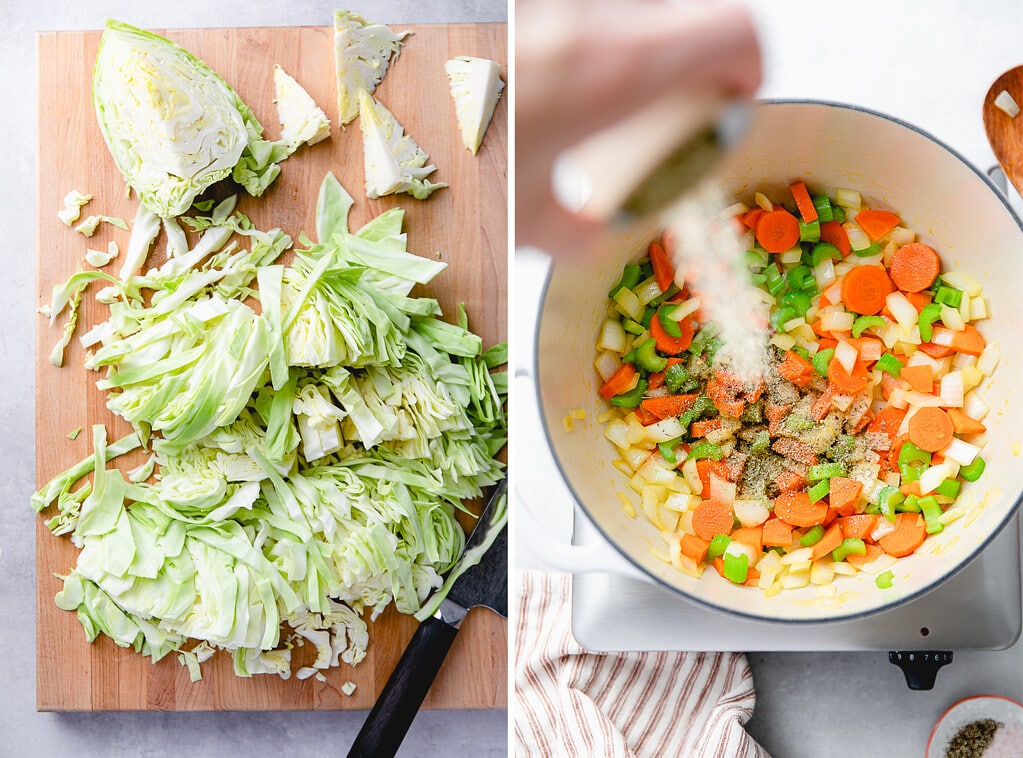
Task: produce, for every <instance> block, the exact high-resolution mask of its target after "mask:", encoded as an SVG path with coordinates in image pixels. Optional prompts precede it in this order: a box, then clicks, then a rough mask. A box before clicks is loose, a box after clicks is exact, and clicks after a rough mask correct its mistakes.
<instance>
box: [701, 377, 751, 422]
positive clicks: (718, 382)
mask: <svg viewBox="0 0 1023 758" xmlns="http://www.w3.org/2000/svg"><path fill="white" fill-rule="evenodd" d="M704 392H705V393H706V395H707V397H709V398H710V399H711V400H712V401H714V406H715V407H716V408H717V409H718V412H719V413H721V414H722V415H723V416H730V417H732V418H738V417H739V416H740V415H742V412H743V410H744V409H745V408H746V402H745V400H743V399H742V395H743V393H744V385H743V383H742V381H741V380H739V379H738V378H737V377H735V376H733V375H731V374H728V373H725V372H722V371H719V372H717V374H715V376H714V378H713V379H711V380H710V381H709V382H707V386H706V387H705V388H704Z"/></svg>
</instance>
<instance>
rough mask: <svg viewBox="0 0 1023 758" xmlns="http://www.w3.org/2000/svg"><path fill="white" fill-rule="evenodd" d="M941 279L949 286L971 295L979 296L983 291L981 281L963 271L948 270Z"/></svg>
mask: <svg viewBox="0 0 1023 758" xmlns="http://www.w3.org/2000/svg"><path fill="white" fill-rule="evenodd" d="M941 280H942V281H943V282H945V284H947V285H948V286H949V287H955V288H956V289H957V290H962V291H963V292H965V293H966V294H967V295H969V296H970V297H977V295H979V294H980V291H981V286H980V282H978V281H977V280H976V279H974V278H973V277H972V276H970V275H969V274H966V273H963V272H962V271H948V272H946V273H944V274H942V275H941Z"/></svg>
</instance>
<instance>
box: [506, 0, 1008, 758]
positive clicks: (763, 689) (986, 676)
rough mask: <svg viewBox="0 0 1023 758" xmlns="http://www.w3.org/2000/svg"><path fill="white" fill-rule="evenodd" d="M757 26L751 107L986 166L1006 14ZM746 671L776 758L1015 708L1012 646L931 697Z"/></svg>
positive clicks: (537, 461)
mask: <svg viewBox="0 0 1023 758" xmlns="http://www.w3.org/2000/svg"><path fill="white" fill-rule="evenodd" d="M757 14H758V18H759V21H760V28H761V34H762V39H763V43H764V53H765V81H764V87H763V88H762V90H761V95H763V96H765V97H781V98H816V99H826V100H833V101H837V102H845V103H851V104H856V105H861V106H865V107H869V108H871V109H873V110H878V111H882V112H886V113H889V114H891V115H894V116H896V117H899V118H902V119H904V120H906V121H909V122H911V123H913V124H915V125H917V126H919V127H921V128H923V129H925V130H927V131H929V132H930V133H932V134H933V135H934V136H936V137H937V138H938V139H940V140H942V141H944V142H945V143H947V144H949V145H951V146H952V147H953V148H954V149H956V150H957V151H959V152H960V153H962V154H964V155H965V156H966V157H967V158H968V159H970V160H971V161H973V162H974V163H975V164H976V165H977V166H979V167H981V168H982V169H986V168H987V167H988V166H991V165H993V164H994V156H993V155H992V153H991V150H990V148H989V147H988V145H987V141H986V138H985V136H984V130H983V122H982V119H981V111H980V109H981V104H982V102H983V97H984V94H985V93H986V92H987V89H988V87H989V85H990V84H991V82H992V81H994V80H995V79H996V78H997V77H998V76H999V75H1000V74H1001V73H1002V72H1003V71H1005V70H1007V69H1009V68H1011V67H1012V66H1015V65H1018V64H1020V63H1023V34H1021V32H1023V11H1021V9H1020V6H1019V4H1018V2H1015V1H1014V0H986V1H984V2H965V1H964V0H939V1H938V2H925V1H923V0H911V1H907V0H903V1H902V2H896V3H893V2H885V1H884V0H860V1H859V2H856V3H851V4H844V5H841V4H840V5H835V4H826V3H820V2H813V1H812V0H772V2H769V3H768V2H761V3H759V7H758V8H757ZM948 191H949V192H950V193H954V192H955V188H954V187H950V188H948ZM1017 207H1018V205H1017ZM544 268H545V264H544V261H543V260H542V259H541V258H538V257H537V256H535V255H532V254H529V253H525V254H523V253H520V254H519V255H518V256H517V257H516V270H515V271H514V287H515V297H514V298H513V302H515V303H516V304H517V311H516V312H515V313H514V314H513V321H512V323H513V326H514V337H515V346H514V350H513V360H514V361H515V365H516V366H519V367H523V366H527V365H529V363H528V362H529V361H530V360H531V352H532V330H533V314H534V313H535V304H536V302H537V297H538V295H539V289H538V283H539V282H540V281H542V274H543V271H544ZM522 384H523V382H520V383H519V384H517V385H516V389H517V390H521V389H522ZM523 394H524V393H523ZM520 396H521V395H520ZM531 404H532V403H530V405H531ZM526 405H527V404H526V403H525V402H522V403H521V404H520V406H519V407H522V406H526ZM516 423H517V424H519V425H520V426H521V425H523V424H525V423H526V420H525V419H521V418H520V419H516ZM513 439H515V437H514V435H513ZM518 441H519V443H522V442H523V441H524V438H523V436H521V435H520V436H519V438H518ZM513 455H514V458H513V461H514V463H515V465H516V469H517V470H518V471H528V472H529V474H528V477H527V476H523V477H521V479H520V482H519V485H518V488H519V491H520V492H521V493H522V494H523V495H524V494H526V493H527V492H528V493H532V496H533V497H534V502H537V501H538V502H539V503H540V504H541V505H540V511H541V512H542V513H543V514H544V515H545V516H546V517H547V518H548V519H549V532H552V533H556V534H559V535H561V536H562V537H565V536H566V535H568V534H570V533H571V520H570V507H569V506H568V503H569V502H570V501H568V500H566V499H564V498H563V493H564V485H563V484H562V483H561V482H559V481H557V480H556V479H555V478H552V476H551V474H550V471H551V464H550V463H547V462H545V461H544V454H543V453H542V452H541V451H540V450H537V449H536V446H535V445H532V446H530V445H522V444H519V445H517V446H516V448H515V449H514V452H513ZM559 506H560V508H559ZM516 545H517V547H518V549H517V555H516V558H517V560H518V565H519V567H520V568H530V567H533V568H537V567H542V565H543V563H542V559H541V558H540V556H539V554H538V553H537V552H536V551H531V550H530V548H529V535H528V534H519V535H518V539H517V541H516ZM750 661H751V664H752V665H753V670H754V678H755V681H756V683H757V699H758V702H757V709H756V711H755V713H754V716H753V719H752V720H751V722H750V725H749V726H750V731H751V732H752V733H753V734H754V736H755V737H756V738H757V739H758V740H759V741H760V742H761V744H763V745H764V746H765V747H766V748H767V749H768V750H770V751H771V753H772V754H773V755H775V756H779V757H780V756H786V757H789V756H791V757H792V758H799V757H800V756H820V755H837V754H839V751H841V746H843V745H848V746H849V747H848V751H849V752H850V754H852V753H855V754H857V755H871V756H911V755H921V754H922V753H923V752H924V747H925V745H926V741H927V736H928V734H929V732H930V729H931V726H932V724H933V723H934V721H935V720H936V719H937V718H938V716H939V715H940V714H941V713H942V711H944V710H945V709H946V708H947V707H948V706H949V705H950V704H952V703H954V702H955V701H957V700H959V699H961V698H963V697H967V696H969V695H974V694H979V693H997V694H1004V695H1006V696H1009V697H1012V698H1014V699H1017V700H1019V699H1021V697H1023V645H1021V644H1020V643H1017V644H1016V645H1015V646H1014V647H1013V648H1010V649H1009V650H1007V651H1004V652H969V653H956V656H955V660H954V662H953V663H952V665H951V666H947V667H945V668H944V669H942V670H941V672H940V673H939V674H938V678H937V684H936V686H935V689H934V690H932V691H930V692H911V691H909V690H908V689H907V688H906V685H905V682H904V680H903V676H902V673H901V671H899V670H898V669H897V668H895V667H894V666H892V665H891V664H889V663H888V661H887V656H884V655H883V654H878V653H802V654H796V653H760V654H754V655H751V656H750Z"/></svg>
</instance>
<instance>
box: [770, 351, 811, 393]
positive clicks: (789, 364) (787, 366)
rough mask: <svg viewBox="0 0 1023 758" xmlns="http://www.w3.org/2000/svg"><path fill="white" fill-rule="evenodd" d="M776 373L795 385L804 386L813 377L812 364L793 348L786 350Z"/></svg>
mask: <svg viewBox="0 0 1023 758" xmlns="http://www.w3.org/2000/svg"><path fill="white" fill-rule="evenodd" d="M778 373H779V374H780V375H781V376H782V378H784V379H788V380H789V381H790V382H792V383H793V384H795V385H796V386H797V387H806V386H807V385H808V384H810V381H811V380H812V379H813V377H814V368H813V364H812V363H810V361H808V360H807V359H806V358H804V357H803V356H801V355H800V354H799V353H797V352H796V351H794V350H786V351H785V357H784V359H782V362H781V363H780V364H778Z"/></svg>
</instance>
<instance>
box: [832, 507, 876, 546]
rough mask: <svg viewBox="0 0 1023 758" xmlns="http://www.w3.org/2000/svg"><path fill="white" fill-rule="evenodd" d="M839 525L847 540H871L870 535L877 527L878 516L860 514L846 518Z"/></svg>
mask: <svg viewBox="0 0 1023 758" xmlns="http://www.w3.org/2000/svg"><path fill="white" fill-rule="evenodd" d="M839 523H840V524H841V525H842V536H843V537H845V538H846V539H849V538H854V539H861V540H863V539H869V537H870V533H871V532H872V531H874V527H875V526H877V516H876V515H875V514H873V513H859V514H856V515H855V516H846V517H845V518H843V519H842V520H841V521H840V522H839Z"/></svg>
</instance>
